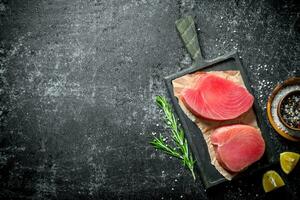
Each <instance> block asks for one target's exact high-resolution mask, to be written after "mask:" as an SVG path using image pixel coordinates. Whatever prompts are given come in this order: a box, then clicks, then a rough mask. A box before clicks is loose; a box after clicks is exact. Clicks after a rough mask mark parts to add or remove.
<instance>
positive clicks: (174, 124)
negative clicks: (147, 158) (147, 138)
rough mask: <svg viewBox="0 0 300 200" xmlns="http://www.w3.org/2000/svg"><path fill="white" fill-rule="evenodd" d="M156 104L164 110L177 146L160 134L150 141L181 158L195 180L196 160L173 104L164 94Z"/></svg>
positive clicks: (165, 151)
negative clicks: (171, 144) (169, 143)
mask: <svg viewBox="0 0 300 200" xmlns="http://www.w3.org/2000/svg"><path fill="white" fill-rule="evenodd" d="M156 104H157V105H158V106H159V107H160V108H161V109H162V110H163V111H164V114H165V119H164V121H165V123H166V125H167V126H168V128H169V129H170V130H171V138H172V141H173V142H174V144H175V145H176V147H171V146H170V145H168V144H166V142H165V140H164V139H163V137H162V136H161V135H160V136H159V138H157V137H155V138H154V139H153V140H152V141H151V142H150V144H151V145H152V146H153V147H154V148H155V149H158V150H161V151H163V152H164V153H166V154H168V155H171V156H173V157H175V158H178V159H181V160H182V164H183V165H184V166H185V167H187V168H188V169H189V170H190V171H191V173H192V176H193V179H194V180H195V179H196V176H195V173H194V164H195V162H196V161H195V160H194V159H193V157H192V155H191V154H190V152H189V148H188V143H187V140H186V138H185V137H184V131H183V129H182V128H181V126H180V124H179V123H178V120H177V119H176V117H175V115H174V113H173V111H172V107H171V105H170V104H169V102H168V101H167V99H166V98H165V97H162V96H157V97H156Z"/></svg>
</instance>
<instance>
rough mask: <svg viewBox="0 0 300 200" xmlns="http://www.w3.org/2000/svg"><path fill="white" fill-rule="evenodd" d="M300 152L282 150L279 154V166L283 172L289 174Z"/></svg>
mask: <svg viewBox="0 0 300 200" xmlns="http://www.w3.org/2000/svg"><path fill="white" fill-rule="evenodd" d="M299 158H300V154H298V153H294V152H288V151H286V152H283V153H281V154H280V166H281V169H282V170H283V171H284V173H286V174H289V173H290V172H291V171H293V169H294V168H295V166H296V165H297V163H298V161H299Z"/></svg>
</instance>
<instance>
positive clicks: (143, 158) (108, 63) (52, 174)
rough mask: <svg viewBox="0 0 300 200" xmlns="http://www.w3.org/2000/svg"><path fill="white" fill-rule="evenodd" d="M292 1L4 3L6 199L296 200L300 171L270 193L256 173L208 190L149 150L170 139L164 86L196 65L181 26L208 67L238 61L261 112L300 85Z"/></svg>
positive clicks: (0, 45)
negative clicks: (181, 21) (189, 19)
mask: <svg viewBox="0 0 300 200" xmlns="http://www.w3.org/2000/svg"><path fill="white" fill-rule="evenodd" d="M296 2H297V1H296V0H295V1H292V0H285V1H279V0H264V1H258V0H257V1H254V0H252V1H245V0H235V1H234V0H228V1H217V0H214V1H211V0H205V1H204V0H201V1H200V0H199V1H196V0H177V1H175V0H173V1H171V0H109V1H107V0H64V1H62V0H0V101H1V104H0V198H1V199H113V198H119V199H128V198H130V199H180V198H182V199H193V198H194V199H274V198H275V197H278V196H281V197H282V198H284V199H299V198H300V194H299V193H300V192H299V191H300V175H299V171H300V169H299V167H298V168H297V169H296V170H295V171H294V172H293V173H292V174H291V175H289V176H285V175H283V178H284V179H285V181H286V184H287V186H286V187H285V188H283V189H281V190H279V191H277V192H274V193H270V194H264V192H263V190H262V186H261V174H257V176H253V177H249V178H245V179H242V180H238V181H234V182H232V183H228V184H224V185H221V186H219V187H217V188H216V189H215V190H213V191H208V192H205V191H204V189H203V185H202V183H201V181H199V180H198V181H196V182H194V181H193V180H192V178H191V176H190V174H189V173H188V172H187V171H186V170H185V169H184V168H183V167H182V166H181V164H180V163H179V162H178V161H177V160H175V159H171V158H169V157H168V156H165V155H164V154H161V153H160V152H157V151H155V150H153V148H152V147H150V146H149V144H148V142H149V141H150V140H151V138H153V135H154V134H155V133H157V134H158V133H163V134H164V135H165V136H166V135H167V134H168V133H167V132H166V131H165V129H164V126H163V123H162V120H161V114H160V113H159V110H158V108H157V107H156V106H155V104H154V97H155V96H156V95H164V94H166V88H165V86H164V83H163V77H164V76H166V75H169V74H171V73H174V72H177V71H179V70H181V69H183V68H186V67H187V66H189V64H190V59H189V57H188V55H187V53H186V51H185V49H184V48H183V45H182V43H181V41H180V39H179V37H178V34H177V32H176V30H175V25H174V21H175V20H176V19H178V18H180V17H181V16H182V15H184V14H191V15H193V16H194V17H195V20H196V23H197V26H198V33H199V38H200V44H201V46H202V49H203V53H204V56H205V57H206V58H207V59H211V58H215V57H217V56H218V55H223V54H226V53H228V52H230V51H232V50H237V51H238V52H239V54H240V56H241V59H242V61H243V64H244V66H245V67H246V69H247V72H248V74H249V77H250V78H251V84H252V87H253V88H254V90H255V94H254V95H255V97H256V99H257V101H259V103H260V106H262V108H263V109H265V104H266V100H267V96H268V94H269V93H270V91H271V90H272V88H273V87H274V86H275V85H276V84H277V83H279V82H281V81H283V80H284V79H286V78H287V77H290V76H294V75H296V74H298V75H300V66H299V65H300V58H299V55H300V54H299V53H300V21H299V17H300V7H299V3H298V4H297V3H296ZM272 140H273V142H274V145H275V147H276V148H275V149H274V151H275V152H277V153H280V152H281V151H283V150H287V149H291V150H294V151H298V152H299V144H294V143H290V142H287V141H285V140H284V139H282V138H280V137H279V136H277V135H276V134H275V133H274V135H273V137H272ZM275 169H277V171H278V172H280V173H281V174H282V172H281V171H280V169H279V168H278V166H275Z"/></svg>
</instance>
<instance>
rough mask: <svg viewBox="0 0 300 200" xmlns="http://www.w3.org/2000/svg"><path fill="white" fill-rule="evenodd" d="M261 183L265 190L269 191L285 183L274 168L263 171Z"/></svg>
mask: <svg viewBox="0 0 300 200" xmlns="http://www.w3.org/2000/svg"><path fill="white" fill-rule="evenodd" d="M262 184H263V188H264V191H265V192H271V191H272V190H275V189H277V188H280V187H282V186H284V185H285V183H284V182H283V180H282V178H281V177H280V175H279V174H278V173H277V172H275V171H274V170H269V171H267V172H266V173H264V175H263V180H262Z"/></svg>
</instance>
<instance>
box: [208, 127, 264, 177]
mask: <svg viewBox="0 0 300 200" xmlns="http://www.w3.org/2000/svg"><path fill="white" fill-rule="evenodd" d="M210 140H211V143H212V144H213V145H214V147H215V152H216V157H217V160H218V162H219V163H220V164H221V165H222V166H223V167H224V168H225V169H227V170H229V171H231V172H240V171H242V170H243V169H245V168H246V167H248V166H249V165H251V164H252V163H254V162H256V161H257V160H259V159H260V158H261V157H262V155H263V154H264V151H265V142H264V139H263V137H262V136H261V134H260V132H259V131H258V130H257V129H255V128H254V127H252V126H248V125H241V124H236V125H228V126H223V127H220V128H217V129H216V130H214V131H213V133H212V134H211V136H210Z"/></svg>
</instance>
